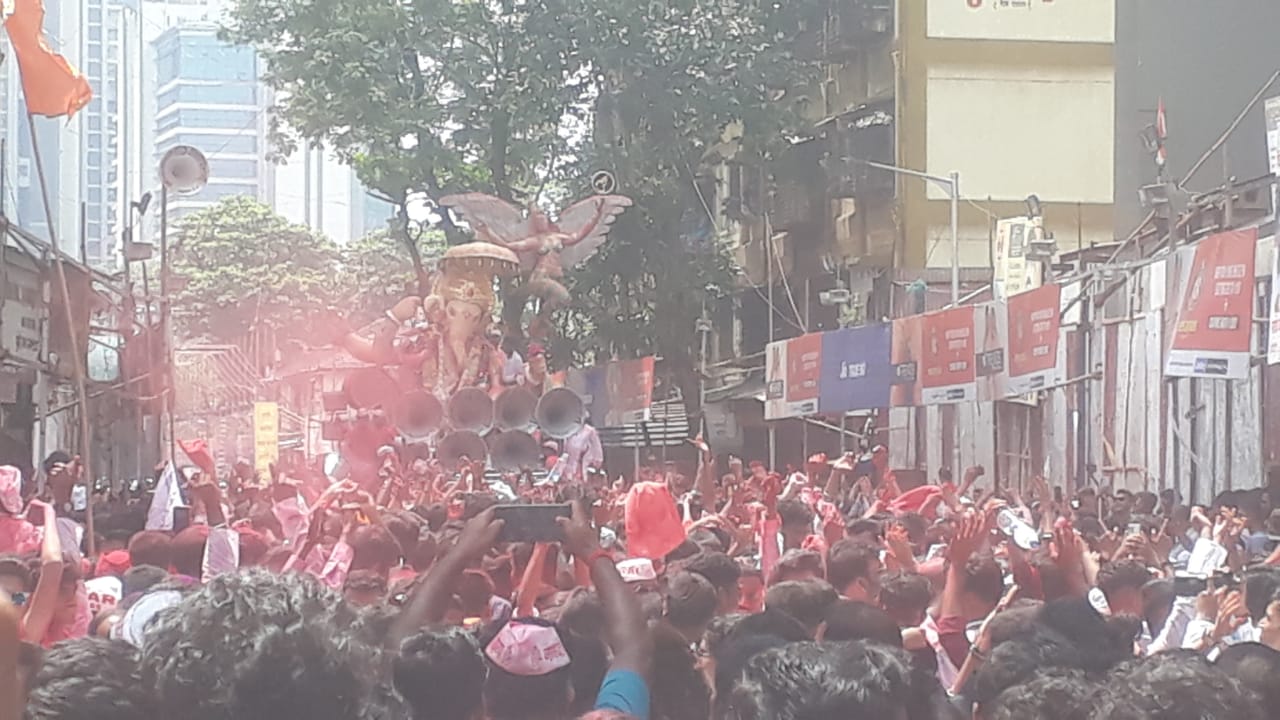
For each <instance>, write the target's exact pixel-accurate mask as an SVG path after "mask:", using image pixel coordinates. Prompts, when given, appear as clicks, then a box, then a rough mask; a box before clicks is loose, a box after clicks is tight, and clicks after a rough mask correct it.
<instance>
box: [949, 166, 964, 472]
mask: <svg viewBox="0 0 1280 720" xmlns="http://www.w3.org/2000/svg"><path fill="white" fill-rule="evenodd" d="M959 305H960V173H958V172H956V171H954V170H952V171H951V307H959ZM951 418H952V423H951V431H952V432H953V433H955V437H954V442H953V443H952V453H953V454H954V459H953V460H952V462H951V475H952V477H960V474H961V473H962V472H964V469H963V468H962V467H960V435H961V433H960V407H959V406H958V405H953V406H952V409H951Z"/></svg>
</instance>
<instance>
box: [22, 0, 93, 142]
mask: <svg viewBox="0 0 1280 720" xmlns="http://www.w3.org/2000/svg"><path fill="white" fill-rule="evenodd" d="M4 26H5V29H6V30H8V31H9V42H10V43H12V45H13V54H14V55H16V56H17V57H18V68H19V69H20V70H21V71H22V93H23V95H24V96H26V100H27V111H28V112H30V113H32V114H34V115H44V116H45V117H62V116H64V115H65V116H67V117H70V116H72V115H75V114H76V112H77V111H79V110H80V108H83V107H84V106H85V105H88V104H89V100H90V99H92V98H93V90H92V89H91V88H90V87H89V81H88V80H86V79H85V77H84V75H81V74H80V71H79V70H76V69H75V68H74V67H71V63H68V62H67V59H66V58H64V57H62V56H61V55H59V54H58V53H56V52H54V51H53V49H52V48H50V47H49V42H48V41H47V40H45V37H44V3H43V2H42V0H15V2H14V9H13V14H12V15H10V16H9V18H8V19H7V20H5V21H4Z"/></svg>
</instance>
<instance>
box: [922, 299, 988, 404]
mask: <svg viewBox="0 0 1280 720" xmlns="http://www.w3.org/2000/svg"><path fill="white" fill-rule="evenodd" d="M921 334H922V337H923V339H924V352H923V354H922V359H921V365H920V367H921V378H920V379H921V383H922V385H923V388H922V389H921V392H920V401H921V403H923V404H925V405H940V404H945V403H958V402H969V401H971V400H974V399H976V397H977V382H976V381H977V377H978V376H977V371H976V368H975V364H976V363H975V357H976V355H975V352H974V347H975V346H974V337H973V307H972V306H970V307H958V308H952V309H950V310H940V311H938V312H933V313H929V314H927V315H925V316H924V318H923V325H922V329H921Z"/></svg>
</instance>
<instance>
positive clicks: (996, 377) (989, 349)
mask: <svg viewBox="0 0 1280 720" xmlns="http://www.w3.org/2000/svg"><path fill="white" fill-rule="evenodd" d="M973 312H974V318H973V336H974V338H976V342H977V346H976V349H975V350H974V372H975V374H976V375H977V378H978V379H977V383H978V391H977V399H978V402H992V401H994V400H1003V399H1005V396H1006V395H1008V386H1009V368H1008V365H1009V360H1008V347H1009V340H1008V322H1007V321H1008V315H1007V313H1008V310H1007V308H1006V307H1005V304H1004V303H1002V302H999V301H994V302H989V303H983V304H981V305H977V306H975V307H974V311H973Z"/></svg>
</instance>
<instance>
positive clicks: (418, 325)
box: [339, 242, 519, 403]
mask: <svg viewBox="0 0 1280 720" xmlns="http://www.w3.org/2000/svg"><path fill="white" fill-rule="evenodd" d="M518 268H519V260H518V258H517V257H516V255H515V254H514V253H513V252H512V251H510V250H507V249H506V248H503V247H500V246H497V245H494V244H492V243H483V242H473V243H468V244H465V245H458V246H455V247H452V248H450V249H449V250H448V251H447V252H446V253H445V254H444V257H443V258H441V259H440V262H439V265H438V273H437V275H436V277H435V280H434V283H433V286H432V288H431V294H430V295H428V296H427V297H426V299H425V300H420V299H419V298H416V297H408V298H405V299H403V300H401V301H400V302H398V303H396V304H395V305H394V306H393V307H392V308H391V309H389V310H388V311H387V314H386V317H385V318H381V319H379V320H377V321H375V322H374V323H372V324H370V325H369V326H366V327H365V328H363V329H362V330H360V331H356V332H352V333H348V334H346V335H344V336H343V337H342V339H341V341H340V342H339V344H340V345H341V346H342V347H343V348H345V349H346V350H347V351H348V352H349V353H351V355H352V357H354V358H356V359H357V360H361V361H363V362H367V363H371V364H374V365H379V366H382V367H384V368H387V369H391V370H395V371H396V372H398V374H399V378H398V379H399V382H400V385H401V387H403V388H406V389H407V388H411V387H421V388H423V389H425V390H426V391H427V392H430V393H431V394H433V395H435V396H436V397H437V398H438V399H439V400H440V401H441V402H442V403H445V402H448V399H449V398H450V397H451V396H452V395H453V394H454V393H456V392H457V391H459V390H461V389H463V388H470V387H479V388H483V389H485V390H486V391H488V392H490V394H492V395H495V396H496V395H497V394H498V393H500V392H501V391H502V367H503V362H504V360H505V357H504V356H503V353H502V351H501V350H500V349H499V348H498V346H497V344H496V343H495V342H494V341H493V340H491V339H490V337H489V325H490V321H491V318H492V314H493V309H494V305H495V301H496V297H495V293H494V289H493V287H494V281H495V279H496V278H499V277H511V276H512V275H514V274H515V273H516V271H517V270H518Z"/></svg>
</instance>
